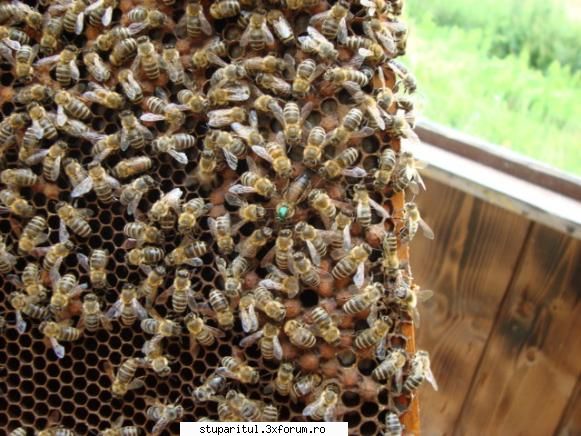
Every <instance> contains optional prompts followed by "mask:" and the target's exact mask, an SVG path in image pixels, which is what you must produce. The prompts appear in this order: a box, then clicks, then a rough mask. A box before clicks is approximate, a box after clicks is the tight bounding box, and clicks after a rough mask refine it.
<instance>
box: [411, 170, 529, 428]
mask: <svg viewBox="0 0 581 436" xmlns="http://www.w3.org/2000/svg"><path fill="white" fill-rule="evenodd" d="M426 183H427V185H428V194H427V195H424V196H420V197H419V199H418V204H419V206H420V211H421V212H422V215H423V217H424V219H425V220H426V222H427V223H428V224H430V226H431V227H432V228H433V229H434V231H435V234H436V239H435V240H434V241H429V240H427V239H425V238H424V237H423V236H422V235H421V234H420V232H418V235H417V236H416V238H415V239H414V241H413V246H412V248H411V266H412V271H413V272H414V279H415V281H416V282H417V283H418V284H419V285H421V286H422V287H423V288H425V289H433V290H434V292H435V296H434V297H433V298H432V299H431V300H430V301H428V302H427V303H426V304H424V306H423V307H421V308H420V312H421V314H422V315H421V316H422V323H421V327H420V328H419V329H418V330H417V346H418V348H419V349H425V350H428V351H429V352H430V355H431V360H432V363H433V366H432V369H433V372H434V374H435V376H436V379H437V380H438V383H439V385H440V390H439V392H434V391H433V390H431V388H430V387H428V386H427V384H426V385H425V386H422V387H421V388H420V391H421V394H420V397H421V402H422V408H421V410H422V412H421V428H422V433H423V434H425V435H444V434H452V432H453V430H454V423H455V421H456V419H457V418H458V414H459V413H460V410H461V408H462V404H463V403H464V401H465V397H466V394H467V392H468V389H469V387H470V383H471V381H472V379H473V376H474V374H475V372H476V368H477V365H478V362H479V360H480V358H481V356H482V353H483V349H484V347H485V345H486V341H487V339H488V337H489V334H490V332H491V330H492V327H493V323H494V319H495V316H496V314H497V311H498V308H499V306H500V303H501V301H502V299H503V296H504V294H505V291H506V289H507V288H508V286H509V283H510V279H511V276H512V274H513V270H514V268H515V265H516V264H517V261H518V258H519V255H520V253H521V248H522V246H523V244H524V241H525V238H526V235H527V230H528V226H529V224H528V221H527V220H526V219H525V218H522V217H519V216H517V215H514V214H511V213H509V212H507V211H505V210H504V209H500V208H498V207H495V206H492V205H490V204H488V203H485V202H483V201H481V200H478V199H475V198H474V197H471V196H469V195H466V194H464V193H461V192H460V191H458V190H456V189H454V188H450V187H448V186H446V185H443V184H440V183H438V182H435V181H433V180H427V181H426Z"/></svg>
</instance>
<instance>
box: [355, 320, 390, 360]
mask: <svg viewBox="0 0 581 436" xmlns="http://www.w3.org/2000/svg"><path fill="white" fill-rule="evenodd" d="M388 320H389V318H388V319H385V320H383V319H376V320H375V321H373V323H372V324H371V327H369V328H368V329H365V330H362V331H360V332H359V333H358V334H357V336H356V337H355V341H354V342H353V345H354V346H355V348H357V349H358V350H361V349H364V348H369V347H371V346H376V355H377V357H385V356H384V353H385V351H384V350H385V340H386V336H387V334H388V333H389V329H390V328H391V325H392V323H393V322H388Z"/></svg>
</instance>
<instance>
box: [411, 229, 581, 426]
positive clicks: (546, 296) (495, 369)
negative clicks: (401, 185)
mask: <svg viewBox="0 0 581 436" xmlns="http://www.w3.org/2000/svg"><path fill="white" fill-rule="evenodd" d="M495 239H496V243H497V244H498V245H500V244H502V238H500V237H497V238H495ZM416 251H417V250H416ZM501 253H502V251H501V250H500V248H499V250H498V255H501ZM579 265H581V242H579V241H576V240H573V239H571V238H569V237H567V236H566V235H563V234H561V233H559V232H557V231H555V230H552V229H549V228H547V227H544V226H541V225H538V224H535V225H534V227H533V229H532V231H531V235H530V237H529V239H528V240H527V245H526V247H525V251H524V252H523V258H522V261H521V262H520V264H519V268H518V269H517V270H516V272H515V277H514V280H513V281H512V284H511V287H510V289H509V291H508V294H507V297H506V298H505V301H504V302H503V305H502V307H501V309H500V313H499V317H498V320H497V322H496V324H495V326H494V329H493V332H492V335H491V337H490V340H489V343H488V345H487V348H486V351H485V354H484V356H483V359H482V362H481V364H480V367H479V369H478V373H477V375H476V378H475V380H474V383H473V384H472V386H471V389H470V391H469V393H468V395H467V396H466V400H465V401H466V403H465V406H464V408H463V410H462V413H461V416H460V418H459V420H458V424H457V433H458V434H462V435H468V434H474V433H475V432H477V433H478V434H481V435H501V434H510V435H526V436H536V435H543V436H544V435H549V434H554V433H555V432H556V430H557V427H558V425H559V422H560V419H561V417H562V415H563V413H564V412H565V408H566V406H567V403H568V401H569V398H570V397H571V395H572V393H573V390H574V387H575V383H576V381H577V379H578V376H579V373H580V371H581V359H580V355H579V350H581V336H580V335H579V331H580V329H581V317H580V316H579V309H580V303H579V300H580V298H579V296H580V291H581V286H580V284H581V268H579ZM491 271H494V270H491Z"/></svg>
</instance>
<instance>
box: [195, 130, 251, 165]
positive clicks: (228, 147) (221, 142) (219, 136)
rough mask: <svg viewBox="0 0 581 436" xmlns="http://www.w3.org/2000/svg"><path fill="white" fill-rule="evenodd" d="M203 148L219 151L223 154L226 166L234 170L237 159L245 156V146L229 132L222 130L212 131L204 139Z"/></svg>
mask: <svg viewBox="0 0 581 436" xmlns="http://www.w3.org/2000/svg"><path fill="white" fill-rule="evenodd" d="M204 148H206V149H211V150H216V149H220V150H221V151H222V153H223V154H224V158H225V159H226V163H227V164H228V166H229V167H230V168H231V169H233V170H236V168H237V167H238V158H242V157H244V156H245V155H246V145H244V142H243V141H242V140H241V139H240V138H237V137H235V136H233V135H232V134H230V133H229V132H226V131H223V130H212V131H211V132H209V133H208V134H207V135H206V137H205V138H204Z"/></svg>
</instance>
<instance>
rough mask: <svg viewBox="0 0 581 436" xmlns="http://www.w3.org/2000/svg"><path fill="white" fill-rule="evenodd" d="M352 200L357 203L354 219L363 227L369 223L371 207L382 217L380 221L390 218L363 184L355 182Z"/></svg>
mask: <svg viewBox="0 0 581 436" xmlns="http://www.w3.org/2000/svg"><path fill="white" fill-rule="evenodd" d="M353 201H354V202H355V203H356V204H357V206H356V209H355V211H356V220H357V222H359V223H360V224H361V225H362V226H364V227H368V226H370V225H371V209H373V210H374V211H375V212H377V214H378V215H379V216H380V217H381V218H382V222H383V221H385V220H386V219H389V218H390V214H389V212H388V211H387V210H385V209H384V207H383V206H382V205H381V204H379V203H377V202H376V201H375V200H373V199H372V198H371V197H370V196H369V192H368V191H367V188H365V185H363V184H357V185H355V186H354V187H353Z"/></svg>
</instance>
